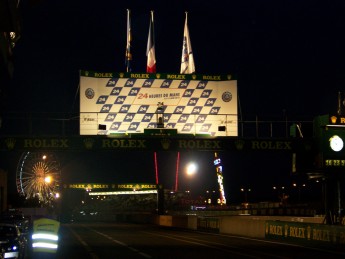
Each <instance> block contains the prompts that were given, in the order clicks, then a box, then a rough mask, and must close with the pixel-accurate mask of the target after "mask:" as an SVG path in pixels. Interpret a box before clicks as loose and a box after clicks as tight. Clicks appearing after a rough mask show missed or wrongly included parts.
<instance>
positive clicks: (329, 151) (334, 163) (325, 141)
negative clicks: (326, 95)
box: [317, 116, 345, 170]
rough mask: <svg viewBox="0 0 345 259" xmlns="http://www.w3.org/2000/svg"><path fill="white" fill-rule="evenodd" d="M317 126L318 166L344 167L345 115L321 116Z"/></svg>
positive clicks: (327, 167)
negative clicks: (319, 158)
mask: <svg viewBox="0 0 345 259" xmlns="http://www.w3.org/2000/svg"><path fill="white" fill-rule="evenodd" d="M319 127H320V128H319V129H318V130H319V131H318V135H317V138H318V141H319V151H320V154H321V156H320V157H321V161H319V167H321V168H326V169H331V170H333V169H334V170H336V169H345V143H344V142H345V117H341V116H331V117H329V116H323V118H322V119H321V123H320V126H319Z"/></svg>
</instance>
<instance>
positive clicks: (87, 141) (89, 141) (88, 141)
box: [84, 138, 95, 149]
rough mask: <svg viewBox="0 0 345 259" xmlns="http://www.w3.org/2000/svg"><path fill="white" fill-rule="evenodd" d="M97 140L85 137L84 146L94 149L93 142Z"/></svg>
mask: <svg viewBox="0 0 345 259" xmlns="http://www.w3.org/2000/svg"><path fill="white" fill-rule="evenodd" d="M94 142H95V140H94V139H92V138H86V139H84V146H85V148H86V149H92V147H93V144H94Z"/></svg>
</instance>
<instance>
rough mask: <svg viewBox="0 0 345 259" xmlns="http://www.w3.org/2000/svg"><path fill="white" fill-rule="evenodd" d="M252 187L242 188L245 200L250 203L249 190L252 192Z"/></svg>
mask: <svg viewBox="0 0 345 259" xmlns="http://www.w3.org/2000/svg"><path fill="white" fill-rule="evenodd" d="M251 191H252V189H251V188H241V192H243V193H244V202H245V203H248V192H251Z"/></svg>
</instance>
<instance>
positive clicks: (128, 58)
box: [125, 9, 132, 72]
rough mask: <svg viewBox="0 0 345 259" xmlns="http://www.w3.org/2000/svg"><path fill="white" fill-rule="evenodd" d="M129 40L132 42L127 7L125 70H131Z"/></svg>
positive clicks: (129, 16)
mask: <svg viewBox="0 0 345 259" xmlns="http://www.w3.org/2000/svg"><path fill="white" fill-rule="evenodd" d="M131 42H132V31H131V11H130V10H128V9H127V45H126V60H125V65H126V72H131V71H132V68H131V61H132V53H131Z"/></svg>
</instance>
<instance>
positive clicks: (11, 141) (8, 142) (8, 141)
mask: <svg viewBox="0 0 345 259" xmlns="http://www.w3.org/2000/svg"><path fill="white" fill-rule="evenodd" d="M5 143H6V147H7V149H9V150H12V149H14V146H15V144H16V140H15V139H14V138H7V139H5Z"/></svg>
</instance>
